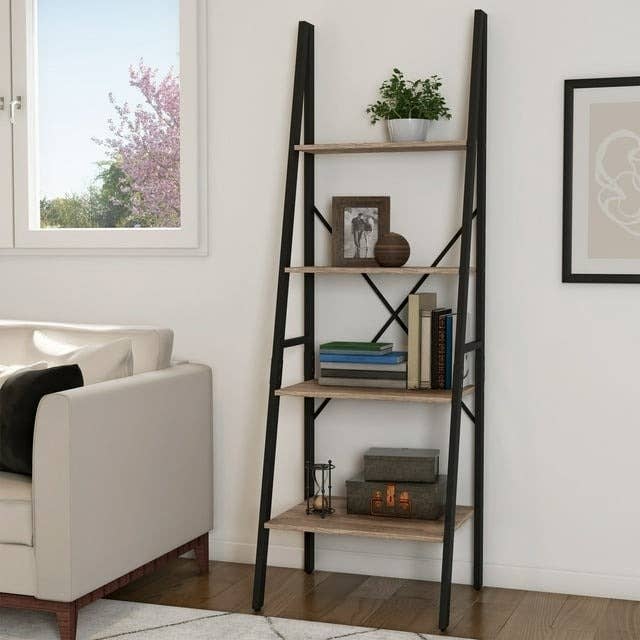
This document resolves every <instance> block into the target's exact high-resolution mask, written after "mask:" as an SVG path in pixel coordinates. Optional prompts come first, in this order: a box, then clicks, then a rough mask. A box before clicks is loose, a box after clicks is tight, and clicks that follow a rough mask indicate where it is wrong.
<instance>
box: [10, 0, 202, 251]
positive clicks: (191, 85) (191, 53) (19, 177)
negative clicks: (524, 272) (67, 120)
mask: <svg viewBox="0 0 640 640" xmlns="http://www.w3.org/2000/svg"><path fill="white" fill-rule="evenodd" d="M134 1H135V0H134ZM36 2H37V0H0V12H4V11H5V4H6V5H10V11H11V54H12V55H11V76H12V85H13V86H12V92H10V93H9V95H11V96H13V98H14V99H16V98H17V97H18V96H20V97H21V108H20V109H19V110H16V111H15V124H14V125H13V127H12V129H13V131H12V136H13V203H12V206H11V207H10V208H9V211H11V210H12V211H13V215H12V216H5V215H4V213H3V214H2V219H1V220H0V253H6V252H9V253H14V254H15V253H38V254H42V253H54V254H61V253H62V254H78V253H79V254H91V255H96V254H135V255H140V254H143V255H144V254H149V255H167V254H169V255H170V254H177V255H193V254H195V255H206V253H207V224H206V223H207V190H206V185H207V155H208V153H207V152H208V149H207V139H208V137H207V100H206V99H207V73H206V67H207V64H206V61H207V50H206V43H207V37H206V35H207V34H206V25H207V16H206V10H207V8H206V5H207V3H206V0H180V93H181V99H180V129H181V130H180V179H181V189H180V191H181V194H180V207H181V227H180V228H179V229H153V228H135V229H133V228H115V229H37V228H34V227H35V226H36V225H37V223H38V220H39V215H40V211H39V206H40V205H39V197H38V191H39V190H38V184H37V179H38V171H37V160H38V159H37V154H36V149H37V148H38V145H37V114H36V109H35V106H36V104H37V91H36V89H37V84H36V78H37V76H36V55H35V53H36V43H37V31H36V29H37V25H36V19H35V6H36ZM3 25H4V20H0V49H1V48H2V47H3V40H4V39H5V38H6V34H5V33H4V31H5V27H4V26H3ZM1 64H2V63H1V62H0V65H1ZM4 71H5V70H4V69H2V67H1V66H0V88H1V87H2V79H3V72H4ZM78 90H79V91H80V90H81V88H79V89H78ZM0 95H1V94H0ZM73 98H74V97H73V96H69V104H70V107H69V108H73ZM5 102H6V103H7V104H8V100H7V99H6V98H5ZM0 118H1V119H2V125H0V144H2V145H4V143H5V137H6V136H5V131H6V123H7V122H8V121H9V109H8V106H7V107H6V108H5V110H4V112H0ZM0 149H1V150H0V155H5V151H4V146H3V147H0ZM7 155H9V156H10V150H9V149H8V150H7ZM4 174H5V171H4V170H3V167H2V166H1V165H0V194H2V193H3V191H4V190H5V185H4V184H3V180H5V175H4ZM34 223H35V224H34Z"/></svg>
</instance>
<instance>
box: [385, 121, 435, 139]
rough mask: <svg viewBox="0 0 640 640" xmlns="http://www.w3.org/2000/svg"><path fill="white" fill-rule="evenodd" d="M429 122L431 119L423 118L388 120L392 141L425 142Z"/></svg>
mask: <svg viewBox="0 0 640 640" xmlns="http://www.w3.org/2000/svg"><path fill="white" fill-rule="evenodd" d="M428 124H429V121H428V120H423V119H422V118H398V119H396V120H387V128H388V129H389V137H390V138H391V142H424V141H425V140H426V139H427V126H428Z"/></svg>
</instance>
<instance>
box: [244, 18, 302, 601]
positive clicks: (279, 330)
mask: <svg viewBox="0 0 640 640" xmlns="http://www.w3.org/2000/svg"><path fill="white" fill-rule="evenodd" d="M310 28H311V25H310V24H309V23H307V22H301V23H300V24H299V26H298V44H297V54H296V69H295V76H294V82H293V102H292V107H291V130H290V134H289V156H288V162H287V178H286V186H285V196H284V215H283V222H282V238H281V241H280V266H279V270H278V291H277V294H276V313H275V323H274V325H275V326H274V331H273V348H272V356H271V374H270V380H269V402H268V409H267V430H266V435H265V447H264V461H263V466H262V492H261V496H260V516H259V523H258V540H257V546H256V566H255V575H254V581H253V609H254V610H255V611H259V610H260V609H262V605H263V604H264V588H265V580H266V575H267V552H268V548H269V530H268V529H265V527H264V525H265V522H267V521H268V520H269V519H270V518H271V503H272V497H273V474H274V469H275V458H276V442H277V436H278V414H279V411H280V398H279V397H278V396H276V395H275V392H276V390H277V389H278V388H279V387H280V386H281V383H282V365H283V351H284V346H285V338H284V334H285V329H286V322H287V297H288V295H289V274H288V273H286V272H285V268H286V267H288V266H290V264H291V246H292V241H293V220H294V213H295V207H296V187H297V180H298V159H299V154H298V152H297V151H295V149H294V146H295V145H296V144H298V143H299V142H300V133H301V129H302V108H303V102H304V89H305V83H306V73H307V56H308V51H309V30H310ZM305 348H306V347H305Z"/></svg>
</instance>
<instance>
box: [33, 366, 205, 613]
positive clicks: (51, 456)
mask: <svg viewBox="0 0 640 640" xmlns="http://www.w3.org/2000/svg"><path fill="white" fill-rule="evenodd" d="M33 447H34V449H33V504H34V547H35V555H36V573H37V589H38V591H37V594H36V595H37V597H38V598H42V599H45V600H58V601H65V602H68V601H72V600H75V599H76V598H79V597H81V596H83V595H85V594H86V593H89V592H91V591H93V590H94V589H97V588H99V587H101V586H103V585H104V584H106V583H108V582H111V581H112V580H115V579H116V578H119V577H120V576H122V575H124V574H125V573H128V572H130V571H132V570H133V569H135V568H137V567H139V566H141V565H143V564H145V563H147V562H149V561H151V560H153V559H155V558H157V557H159V556H161V555H163V554H164V553H167V552H168V551H171V550H172V549H174V548H176V547H178V546H180V545H182V544H184V543H186V542H188V541H190V540H192V539H194V538H196V537H198V536H200V535H202V534H204V533H206V532H207V531H210V530H211V529H212V528H213V445H212V389H211V370H210V369H209V368H208V367H205V366H202V365H194V364H184V365H178V366H174V367H170V368H168V369H163V370H161V371H153V372H149V373H143V374H139V375H135V376H132V377H128V378H121V379H118V380H111V381H109V382H104V383H100V384H95V385H90V386H87V387H81V388H79V389H72V390H69V391H64V392H61V393H55V394H51V395H48V396H46V397H44V398H43V399H42V401H41V402H40V405H39V407H38V413H37V416H36V424H35V434H34V445H33Z"/></svg>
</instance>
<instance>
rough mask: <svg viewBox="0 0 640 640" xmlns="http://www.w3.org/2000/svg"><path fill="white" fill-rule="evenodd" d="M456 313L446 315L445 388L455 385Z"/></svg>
mask: <svg viewBox="0 0 640 640" xmlns="http://www.w3.org/2000/svg"><path fill="white" fill-rule="evenodd" d="M455 317H456V314H455V313H451V314H449V315H448V316H446V317H445V320H444V321H445V341H446V347H445V348H446V361H445V373H444V388H445V389H451V387H452V386H453V350H454V344H453V337H454V335H455V331H454V322H455Z"/></svg>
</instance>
